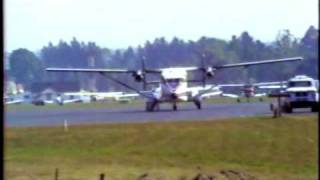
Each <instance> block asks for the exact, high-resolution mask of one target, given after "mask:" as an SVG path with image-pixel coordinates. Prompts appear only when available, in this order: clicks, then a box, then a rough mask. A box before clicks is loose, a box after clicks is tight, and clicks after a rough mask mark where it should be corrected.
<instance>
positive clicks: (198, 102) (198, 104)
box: [193, 100, 201, 109]
mask: <svg viewBox="0 0 320 180" xmlns="http://www.w3.org/2000/svg"><path fill="white" fill-rule="evenodd" d="M193 102H194V104H195V105H196V107H197V108H198V109H201V101H198V100H195V101H193Z"/></svg>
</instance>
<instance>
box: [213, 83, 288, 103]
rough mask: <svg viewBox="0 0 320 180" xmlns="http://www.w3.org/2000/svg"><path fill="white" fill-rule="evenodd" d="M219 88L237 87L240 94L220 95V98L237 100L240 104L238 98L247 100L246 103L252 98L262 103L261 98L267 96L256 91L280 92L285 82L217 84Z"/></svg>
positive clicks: (284, 86)
mask: <svg viewBox="0 0 320 180" xmlns="http://www.w3.org/2000/svg"><path fill="white" fill-rule="evenodd" d="M218 86H219V87H220V88H225V87H239V88H241V89H240V91H241V94H240V95H237V94H228V93H222V94H221V96H224V97H230V98H237V102H240V97H245V98H246V99H247V102H249V99H250V98H252V97H259V101H263V99H262V97H264V96H267V95H268V94H267V93H266V92H264V93H257V92H258V89H265V90H276V89H277V90H280V89H285V88H286V87H287V86H286V82H285V81H284V82H281V81H279V82H260V83H247V84H219V85H218Z"/></svg>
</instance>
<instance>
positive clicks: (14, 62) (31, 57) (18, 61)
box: [9, 48, 43, 88]
mask: <svg viewBox="0 0 320 180" xmlns="http://www.w3.org/2000/svg"><path fill="white" fill-rule="evenodd" d="M9 61H10V73H11V74H12V75H13V77H14V78H15V79H16V82H17V83H19V84H23V85H24V86H25V87H26V88H29V87H30V85H31V83H32V82H33V81H41V80H42V77H43V66H42V64H41V62H40V60H39V59H38V57H37V56H36V55H35V54H34V53H33V52H31V51H29V50H27V49H22V48H21V49H17V50H14V51H13V52H12V53H11V55H10V57H9Z"/></svg>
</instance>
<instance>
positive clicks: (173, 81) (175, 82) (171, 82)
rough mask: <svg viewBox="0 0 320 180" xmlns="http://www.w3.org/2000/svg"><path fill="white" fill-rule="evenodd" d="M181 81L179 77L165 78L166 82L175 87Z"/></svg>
mask: <svg viewBox="0 0 320 180" xmlns="http://www.w3.org/2000/svg"><path fill="white" fill-rule="evenodd" d="M180 82H181V79H178V78H175V79H167V83H168V84H169V85H170V86H171V87H172V88H176V87H177V86H178V85H179V84H180Z"/></svg>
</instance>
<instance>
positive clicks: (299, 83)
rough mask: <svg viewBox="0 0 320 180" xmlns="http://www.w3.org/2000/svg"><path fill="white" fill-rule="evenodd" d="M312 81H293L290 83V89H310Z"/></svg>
mask: <svg viewBox="0 0 320 180" xmlns="http://www.w3.org/2000/svg"><path fill="white" fill-rule="evenodd" d="M310 86H311V82H310V81H291V82H289V87H310Z"/></svg>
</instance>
